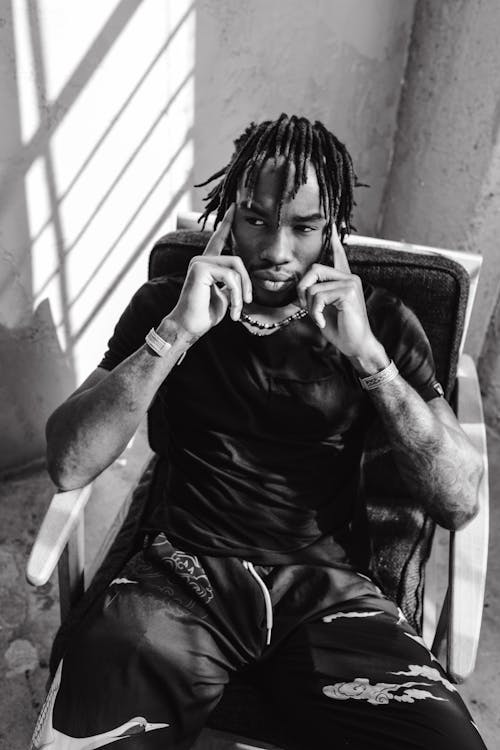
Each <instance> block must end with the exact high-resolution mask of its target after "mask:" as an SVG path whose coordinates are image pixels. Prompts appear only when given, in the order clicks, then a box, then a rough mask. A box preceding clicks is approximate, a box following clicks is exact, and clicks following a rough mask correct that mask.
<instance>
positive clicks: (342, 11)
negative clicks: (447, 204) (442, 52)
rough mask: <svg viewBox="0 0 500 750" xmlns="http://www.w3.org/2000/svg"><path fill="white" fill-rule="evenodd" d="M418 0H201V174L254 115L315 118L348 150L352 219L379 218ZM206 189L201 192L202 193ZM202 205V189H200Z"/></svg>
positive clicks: (364, 225) (360, 224)
mask: <svg viewBox="0 0 500 750" xmlns="http://www.w3.org/2000/svg"><path fill="white" fill-rule="evenodd" d="M413 10H414V3H413V2H409V1H407V0H405V2H403V3H402V2H398V0H375V2H373V1H371V2H368V3H367V2H365V0H315V2H311V3H307V4H304V2H303V0H274V1H273V2H268V0H253V1H252V2H250V3H244V2H241V1H240V0H238V2H234V0H199V2H198V3H197V11H196V12H197V20H196V29H197V42H196V97H195V113H196V125H195V177H196V178H197V180H199V181H200V180H202V179H203V178H206V177H207V176H209V175H210V174H211V173H213V172H214V171H216V170H217V169H219V168H220V167H221V166H222V165H223V164H224V163H226V161H227V159H228V158H229V156H230V154H231V146H232V140H233V138H234V137H235V136H236V135H238V134H239V133H240V132H241V131H242V130H243V129H244V127H245V126H246V125H247V124H248V123H249V122H250V121H251V120H257V121H258V120H261V119H265V118H268V117H271V118H275V117H277V116H278V115H279V114H280V113H281V112H282V111H285V112H287V113H288V114H293V113H296V114H305V115H308V116H309V117H311V118H318V119H321V120H323V122H324V123H325V124H326V125H327V126H328V127H329V128H330V129H331V130H332V131H333V132H334V133H335V134H336V135H337V136H338V137H339V138H340V139H341V140H342V141H344V142H345V143H346V145H347V146H348V148H349V149H350V151H351V153H352V155H353V158H354V163H355V167H356V169H357V173H358V176H359V177H360V179H361V180H362V181H363V182H368V183H369V184H370V185H371V188H370V189H369V190H366V189H364V188H360V189H359V190H358V193H357V201H358V210H357V213H356V218H355V225H356V226H357V228H358V230H359V231H360V232H363V233H372V232H373V231H374V229H375V226H376V221H377V217H378V212H379V208H380V202H381V198H382V194H383V188H384V183H385V179H386V175H387V172H388V168H389V164H390V159H391V153H392V146H393V138H394V132H395V124H396V112H397V107H398V102H399V96H400V89H401V79H402V77H403V73H404V69H405V63H406V54H407V48H408V40H409V34H410V31H411V24H412V18H413ZM203 194H204V193H201V195H203ZM195 200H196V205H197V206H198V207H199V206H200V205H201V203H200V196H197V197H196V199H195Z"/></svg>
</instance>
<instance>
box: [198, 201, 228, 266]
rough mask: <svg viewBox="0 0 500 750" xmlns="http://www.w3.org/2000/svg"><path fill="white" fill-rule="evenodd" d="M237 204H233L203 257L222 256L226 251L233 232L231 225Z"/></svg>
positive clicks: (210, 240)
mask: <svg viewBox="0 0 500 750" xmlns="http://www.w3.org/2000/svg"><path fill="white" fill-rule="evenodd" d="M235 206H236V204H235V203H231V205H230V206H229V208H228V209H227V211H226V213H225V214H224V218H223V219H222V221H221V223H220V224H219V226H218V227H217V229H216V230H215V232H214V233H213V235H212V236H211V237H210V239H209V241H208V244H207V246H206V248H205V250H204V252H203V255H220V254H221V253H222V251H223V250H224V246H225V244H226V240H227V238H228V235H229V232H230V231H231V225H232V223H233V219H234V211H235Z"/></svg>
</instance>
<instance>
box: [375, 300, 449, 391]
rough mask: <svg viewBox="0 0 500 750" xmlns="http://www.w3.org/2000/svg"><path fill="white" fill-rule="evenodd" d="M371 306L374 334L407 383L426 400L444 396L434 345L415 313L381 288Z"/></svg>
mask: <svg viewBox="0 0 500 750" xmlns="http://www.w3.org/2000/svg"><path fill="white" fill-rule="evenodd" d="M367 307H368V315H369V318H370V323H371V326H372V330H373V332H374V333H375V335H376V336H377V338H378V340H379V341H380V342H381V343H382V344H383V345H384V347H385V350H386V352H387V354H388V355H389V357H390V358H391V359H392V360H394V362H395V364H396V366H397V368H398V370H399V372H400V374H401V375H402V376H403V377H404V378H405V380H406V381H407V382H408V383H409V384H410V385H411V386H412V387H413V388H414V389H415V390H416V391H417V393H419V394H420V395H421V396H422V398H423V399H424V401H430V400H431V399H433V398H438V397H440V396H442V395H443V389H442V387H441V384H440V383H439V382H438V380H437V378H436V368H435V365H434V358H433V356H432V350H431V345H430V343H429V339H428V338H427V335H426V333H425V331H424V329H423V327H422V324H421V323H420V321H419V319H418V318H417V316H416V315H415V313H414V312H413V311H412V310H410V308H409V307H407V306H406V305H405V304H404V303H403V302H402V301H401V300H400V299H398V298H397V297H394V296H393V295H390V294H389V293H388V292H385V291H384V290H378V289H377V290H374V292H373V295H372V298H371V299H370V300H369V301H368V302H367Z"/></svg>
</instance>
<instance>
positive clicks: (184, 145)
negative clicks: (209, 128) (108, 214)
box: [70, 128, 193, 307]
mask: <svg viewBox="0 0 500 750" xmlns="http://www.w3.org/2000/svg"><path fill="white" fill-rule="evenodd" d="M192 136H193V130H192V129H191V128H190V129H189V130H188V131H187V132H186V137H185V138H184V140H183V142H182V143H181V145H180V146H179V148H178V149H177V150H176V152H175V153H174V155H173V156H172V157H171V159H170V160H169V161H168V163H167V165H166V167H165V169H163V170H162V173H161V175H160V177H159V178H158V179H157V180H156V181H155V183H154V184H153V186H152V187H151V188H150V190H149V191H148V193H147V194H146V197H145V198H144V199H143V200H142V201H141V203H140V204H139V206H138V207H137V209H136V211H134V213H133V215H132V216H131V218H130V219H129V221H128V222H127V223H126V225H125V226H124V228H123V229H122V231H121V232H120V234H119V235H118V237H117V238H116V240H115V241H114V242H113V244H112V245H111V247H110V248H109V249H108V250H107V251H106V253H105V255H104V256H103V258H101V260H100V261H99V263H98V264H97V266H96V267H95V268H94V270H93V271H92V275H91V276H90V277H89V278H88V279H87V281H86V282H85V283H84V285H83V286H82V288H81V289H80V290H79V292H78V294H77V295H76V296H75V297H74V298H73V299H72V300H71V302H70V307H73V305H75V304H76V303H77V302H78V300H79V299H80V297H81V296H82V294H84V292H85V290H86V289H87V288H88V287H89V285H90V284H91V283H92V280H93V278H94V277H95V275H96V274H97V273H99V271H100V270H101V268H102V267H103V265H104V264H105V263H106V261H107V259H108V258H109V256H110V255H111V253H112V252H113V250H114V249H115V248H116V246H117V244H118V243H119V241H120V240H121V239H122V238H123V237H124V235H125V233H126V232H127V230H128V229H129V227H130V226H131V225H132V223H133V221H134V220H135V218H136V217H137V216H138V215H139V213H140V212H141V210H142V208H143V207H144V206H145V205H146V203H147V201H148V199H149V197H150V196H151V195H152V194H153V192H154V190H155V189H156V187H157V186H158V184H159V183H160V182H161V180H162V179H163V177H164V176H165V175H166V174H167V172H168V171H169V170H170V168H171V167H172V164H173V163H174V162H175V160H176V159H177V158H178V156H179V155H180V154H181V153H182V151H183V150H184V148H185V147H186V146H187V144H188V143H189V141H190V140H191V138H192Z"/></svg>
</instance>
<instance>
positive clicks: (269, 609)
mask: <svg viewBox="0 0 500 750" xmlns="http://www.w3.org/2000/svg"><path fill="white" fill-rule="evenodd" d="M243 567H244V568H246V570H248V571H249V573H250V574H251V575H252V576H253V577H254V578H255V580H256V581H257V583H258V584H259V586H260V588H261V590H262V593H263V594H264V602H265V605H266V628H267V637H266V646H269V644H270V643H271V631H272V629H273V605H272V603H271V595H270V593H269V590H268V588H267V586H266V584H265V583H264V581H263V580H262V578H261V577H260V576H259V574H258V573H257V571H256V570H255V568H254V566H253V563H251V562H248V560H243Z"/></svg>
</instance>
